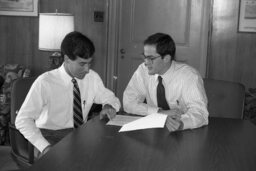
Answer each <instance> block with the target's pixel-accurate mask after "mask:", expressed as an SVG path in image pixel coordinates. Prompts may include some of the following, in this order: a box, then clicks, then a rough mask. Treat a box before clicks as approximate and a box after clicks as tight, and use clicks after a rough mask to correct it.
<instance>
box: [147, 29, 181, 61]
mask: <svg viewBox="0 0 256 171" xmlns="http://www.w3.org/2000/svg"><path fill="white" fill-rule="evenodd" d="M145 45H155V46H156V52H157V53H158V54H160V55H161V56H162V58H163V57H164V56H165V55H170V56H171V60H174V59H175V52H176V46H175V42H174V41H173V39H172V37H171V36H169V35H168V34H164V33H155V34H153V35H151V36H149V37H148V38H147V39H146V40H145V41H144V46H145Z"/></svg>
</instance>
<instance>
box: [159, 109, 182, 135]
mask: <svg viewBox="0 0 256 171" xmlns="http://www.w3.org/2000/svg"><path fill="white" fill-rule="evenodd" d="M158 113H162V114H166V115H167V119H166V123H165V125H166V127H167V128H168V130H169V131H170V132H173V131H177V130H181V129H183V122H182V121H181V115H182V114H184V113H183V111H182V110H181V109H180V108H173V109H170V110H162V109H159V110H158Z"/></svg>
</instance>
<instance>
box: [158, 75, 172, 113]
mask: <svg viewBox="0 0 256 171" xmlns="http://www.w3.org/2000/svg"><path fill="white" fill-rule="evenodd" d="M162 79H163V78H162V77H161V76H158V85H157V94H156V96H157V105H158V107H159V108H161V109H163V110H169V109H170V108H169V105H168V103H167V101H166V98H165V90H164V85H163V83H162Z"/></svg>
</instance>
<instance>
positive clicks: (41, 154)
mask: <svg viewBox="0 0 256 171" xmlns="http://www.w3.org/2000/svg"><path fill="white" fill-rule="evenodd" d="M50 149H51V145H48V146H47V147H45V149H44V150H43V151H42V153H40V155H39V158H41V157H42V156H43V155H45V154H46V153H47V152H48V151H49V150H50Z"/></svg>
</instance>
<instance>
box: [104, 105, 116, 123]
mask: <svg viewBox="0 0 256 171" xmlns="http://www.w3.org/2000/svg"><path fill="white" fill-rule="evenodd" d="M105 116H107V117H108V119H110V120H111V119H113V118H114V117H115V116H116V110H115V109H114V108H113V107H112V106H111V105H109V104H106V105H104V107H103V108H102V110H101V112H100V119H103V118H104V117H105Z"/></svg>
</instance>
